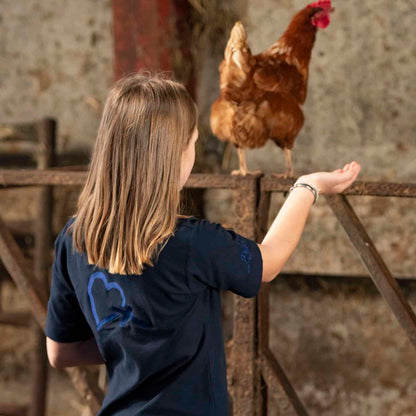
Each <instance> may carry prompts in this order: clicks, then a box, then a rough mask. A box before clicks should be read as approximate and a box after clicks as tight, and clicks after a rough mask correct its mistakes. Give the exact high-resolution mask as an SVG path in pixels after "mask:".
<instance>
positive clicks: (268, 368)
mask: <svg viewBox="0 0 416 416" xmlns="http://www.w3.org/2000/svg"><path fill="white" fill-rule="evenodd" d="M259 361H260V367H261V372H262V375H263V377H264V379H265V380H266V383H267V387H268V391H269V392H270V393H271V394H272V397H273V398H274V399H275V401H276V404H277V407H278V415H279V416H292V415H298V416H308V413H307V412H306V410H305V408H304V407H303V405H302V402H301V401H300V399H299V397H298V395H297V394H296V391H295V389H294V388H293V387H292V385H291V384H290V382H289V380H288V379H287V377H286V374H285V373H284V371H283V369H282V367H280V365H279V363H278V362H277V360H276V358H275V357H274V355H273V354H272V352H271V351H270V350H269V349H268V348H262V349H261V350H260V353H259ZM287 398H289V400H290V402H289V401H288V400H287Z"/></svg>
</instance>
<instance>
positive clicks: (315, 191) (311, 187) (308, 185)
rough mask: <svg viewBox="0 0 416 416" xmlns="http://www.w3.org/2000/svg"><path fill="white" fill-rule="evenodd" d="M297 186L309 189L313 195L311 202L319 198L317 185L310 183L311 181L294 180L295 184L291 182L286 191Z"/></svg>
mask: <svg viewBox="0 0 416 416" xmlns="http://www.w3.org/2000/svg"><path fill="white" fill-rule="evenodd" d="M298 186H303V187H305V188H307V189H309V190H310V191H311V192H312V193H313V196H314V201H313V204H314V203H315V202H316V201H317V200H318V198H319V188H318V187H317V186H315V185H314V184H312V183H304V182H296V183H295V184H293V185H292V186H291V187H290V188H289V191H288V192H291V191H292V190H293V189H294V188H296V187H298ZM313 204H312V205H313Z"/></svg>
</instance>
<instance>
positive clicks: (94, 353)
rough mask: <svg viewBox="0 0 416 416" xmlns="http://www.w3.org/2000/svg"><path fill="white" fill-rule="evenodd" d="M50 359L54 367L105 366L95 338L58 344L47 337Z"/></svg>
mask: <svg viewBox="0 0 416 416" xmlns="http://www.w3.org/2000/svg"><path fill="white" fill-rule="evenodd" d="M46 349H47V352H48V359H49V362H50V364H51V366H52V367H54V368H63V367H74V366H79V365H92V364H104V363H105V361H104V360H103V357H102V356H101V354H100V351H99V350H98V346H97V343H96V342H95V338H90V339H87V340H85V341H77V342H56V341H54V340H53V339H51V338H49V337H46Z"/></svg>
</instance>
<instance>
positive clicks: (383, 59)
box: [0, 0, 416, 416]
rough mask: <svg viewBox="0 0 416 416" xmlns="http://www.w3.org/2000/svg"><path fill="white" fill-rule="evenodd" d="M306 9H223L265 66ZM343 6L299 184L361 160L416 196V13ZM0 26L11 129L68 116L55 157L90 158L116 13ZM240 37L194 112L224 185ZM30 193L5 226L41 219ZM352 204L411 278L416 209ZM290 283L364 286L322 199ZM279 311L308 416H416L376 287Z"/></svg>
mask: <svg viewBox="0 0 416 416" xmlns="http://www.w3.org/2000/svg"><path fill="white" fill-rule="evenodd" d="M305 4H306V1H300V0H294V1H289V0H280V1H277V0H234V1H232V2H231V1H230V2H224V5H223V7H224V9H226V10H227V8H228V11H230V10H232V12H233V13H235V15H236V17H238V18H241V19H242V21H243V22H244V24H245V25H246V28H247V32H248V38H249V43H250V46H251V48H252V51H253V52H254V53H257V52H259V51H261V50H262V49H263V48H265V47H267V46H268V45H269V44H270V43H272V42H273V41H275V40H276V39H277V38H278V37H279V36H280V34H281V33H282V31H283V30H284V29H285V28H286V26H287V24H288V22H289V20H290V17H291V16H292V15H293V14H294V13H295V11H297V10H298V9H299V8H301V7H303V6H304V5H305ZM334 6H335V8H336V12H335V13H334V14H333V15H332V21H331V25H330V26H329V27H328V28H327V29H326V30H323V31H320V32H319V33H318V36H317V41H316V44H315V48H314V50H313V57H312V61H311V66H310V78H309V89H308V97H307V100H306V103H305V106H304V111H305V116H306V121H305V125H304V128H303V129H302V131H301V133H300V134H299V137H298V138H297V140H296V143H295V146H294V148H293V163H294V169H295V176H299V175H301V174H306V173H309V172H313V171H318V170H332V169H335V168H338V167H341V166H342V165H343V164H345V163H346V162H348V161H350V160H357V161H358V162H360V163H361V165H362V170H361V173H360V176H359V179H360V180H370V181H384V180H385V181H396V182H400V181H406V182H416V162H415V160H416V134H415V133H416V105H415V103H414V101H413V100H414V97H415V96H416V94H415V92H416V91H415V88H416V87H415V85H416V82H415V81H416V79H415V78H416V71H415V70H414V69H415V57H416V41H415V39H416V28H415V25H414V24H413V22H414V18H415V16H416V15H415V12H416V8H415V5H414V2H411V1H406V0H399V1H396V2H394V3H392V2H387V1H380V0H377V1H376V0H371V1H366V2H361V1H359V0H351V1H348V2H340V1H339V2H334ZM0 13H1V16H0V27H1V29H2V37H1V41H0V48H1V55H0V71H1V76H0V87H1V89H0V91H1V92H0V94H1V100H0V121H28V120H33V119H36V118H38V117H42V116H51V117H56V118H57V119H58V123H59V132H58V133H59V134H58V152H59V153H64V152H68V151H72V150H83V151H85V152H86V153H88V152H90V150H91V148H92V145H93V143H94V139H95V135H96V130H97V127H98V123H99V117H98V113H97V111H96V109H95V107H96V106H97V104H99V103H100V102H103V100H104V99H105V96H106V93H107V91H108V89H109V87H110V86H111V84H112V82H113V40H112V12H111V1H109V0H103V1H98V0H82V1H81V0H76V1H72V2H65V6H63V5H62V2H58V1H54V0H42V1H41V0H27V1H24V2H16V1H13V0H1V1H0ZM229 29H230V28H229V27H227V28H226V30H224V36H223V37H219V38H218V37H212V38H211V39H210V42H209V43H208V44H207V45H206V48H204V49H203V50H201V51H200V57H201V59H200V62H199V73H198V83H199V95H198V101H199V107H200V110H201V120H200V128H201V130H202V132H203V135H204V136H205V145H204V148H200V149H199V154H198V157H199V158H200V159H199V160H198V161H197V165H196V168H198V169H202V168H203V169H205V170H208V171H214V172H219V171H221V169H220V168H219V163H220V156H221V151H222V143H220V142H218V141H217V140H216V139H215V138H213V137H211V136H210V131H209V123H208V118H209V109H210V105H211V103H212V102H213V101H214V100H215V98H216V97H217V95H218V70H217V66H218V64H219V62H220V60H221V54H222V51H223V47H224V45H225V42H226V38H227V36H228V33H229ZM231 156H232V157H231V163H230V164H229V166H228V167H227V171H230V170H231V169H234V168H236V167H237V155H236V152H233V153H232V155H231ZM246 158H247V163H248V167H249V169H253V170H254V169H262V170H263V171H265V172H272V171H273V172H281V171H283V170H284V167H285V166H284V155H283V152H282V151H281V150H280V149H279V148H277V147H276V146H275V145H274V144H273V143H272V142H270V143H268V144H267V145H266V146H265V147H264V148H263V149H256V150H252V151H248V152H247V153H246ZM20 192H21V191H20V190H19V193H18V192H17V191H12V190H10V191H4V192H3V193H2V200H1V202H0V212H1V214H2V215H4V216H5V217H6V218H8V219H22V218H30V217H31V215H33V213H34V206H35V205H34V201H35V198H36V190H28V191H27V192H26V194H25V197H24V198H23V196H22V194H21V193H20ZM76 195H77V194H76V192H75V193H69V192H67V191H57V194H56V197H57V210H58V211H59V212H60V214H61V215H62V216H65V215H66V214H68V215H69V214H70V213H72V208H73V207H74V205H75V202H76ZM231 196H232V195H231V193H230V192H227V191H219V190H216V191H209V192H207V193H206V201H205V202H206V204H205V205H206V217H207V218H209V219H211V220H215V221H219V222H223V223H224V224H232V221H233V218H232V216H230V215H229V212H230V211H229V207H230V204H231ZM25 198H26V199H25ZM349 200H350V202H351V204H352V205H353V207H354V208H355V209H356V211H357V213H358V215H359V216H360V218H361V219H362V221H363V223H364V225H365V226H366V227H368V231H369V234H370V237H371V238H372V239H373V241H374V242H375V244H376V247H377V248H378V249H379V250H380V252H381V254H382V255H383V256H384V258H385V261H386V263H387V265H388V266H389V268H390V269H391V271H392V272H393V274H394V275H397V276H408V277H411V276H413V277H414V276H415V258H416V237H415V236H416V221H415V216H414V211H415V202H414V201H413V200H405V199H393V198H389V199H387V198H375V197H350V198H349ZM19 201H20V202H19ZM22 201H24V202H22ZM283 202H284V198H283V196H282V195H281V194H276V195H274V196H273V198H272V206H271V214H270V218H269V221H270V223H271V221H272V220H273V218H274V216H275V215H276V214H277V212H278V210H279V208H280V207H281V205H282V203H283ZM11 204H13V207H14V209H13V210H10V206H11ZM56 226H59V224H56ZM283 271H284V272H298V271H299V272H301V271H304V272H310V273H341V274H342V273H347V274H365V273H366V270H365V268H364V267H363V265H362V264H361V261H360V259H359V256H358V255H357V254H356V253H355V251H354V249H353V248H352V246H351V244H350V243H349V241H348V239H347V237H346V235H345V233H344V232H343V230H342V229H341V227H340V225H339V224H338V223H337V221H336V220H335V218H334V217H333V215H332V213H331V211H330V209H329V208H328V207H327V206H326V204H325V200H324V198H321V199H320V200H319V201H318V203H317V204H316V205H314V206H313V207H312V209H311V213H310V216H309V217H308V220H307V223H306V227H305V231H304V233H303V236H302V239H301V241H300V243H299V245H298V247H297V249H296V251H295V252H294V253H293V255H292V257H291V258H290V259H289V261H288V263H287V265H286V267H285V268H284V270H283ZM415 293H416V292H415V288H414V286H412V285H409V286H407V287H406V296H408V298H409V300H410V302H411V304H412V305H413V306H414V307H416V300H415ZM271 305H272V306H271V312H272V315H271V324H272V326H271V333H270V335H271V345H272V348H273V351H274V352H275V353H276V354H277V355H278V357H279V358H280V359H281V363H282V365H283V367H284V368H285V369H287V371H288V374H289V377H290V378H291V379H292V380H293V381H294V383H295V386H296V388H297V389H298V391H299V394H300V397H301V398H302V400H303V401H304V402H305V404H306V405H307V407H308V409H309V410H310V414H311V415H320V416H325V415H333V414H337V415H340V416H341V415H358V414H360V415H366V416H367V415H370V416H371V415H377V416H392V415H400V416H402V415H411V414H414V409H415V408H416V402H415V397H416V396H415V394H414V393H415V391H416V390H415V389H416V385H415V382H414V378H415V374H416V366H415V363H416V360H415V358H416V353H415V350H414V348H413V347H412V346H411V345H410V342H409V341H408V340H407V338H406V336H405V334H404V331H403V330H402V329H401V328H400V326H399V325H398V323H397V321H396V320H395V319H394V317H393V316H392V313H391V311H390V310H389V309H388V308H387V307H386V305H385V303H384V301H383V300H382V298H381V297H380V296H379V295H378V294H377V292H374V289H373V288H372V286H371V284H370V285H368V284H364V283H361V281H359V282H358V281H357V283H349V284H348V285H344V284H342V283H339V284H334V283H328V282H327V281H321V282H320V283H319V285H318V286H317V287H316V286H313V287H310V286H308V285H305V283H304V282H302V281H300V282H299V281H295V280H294V281H293V282H288V281H287V280H283V279H281V280H279V279H277V280H276V281H274V282H273V283H272V298H271ZM28 345H29V344H27V346H28ZM5 385H7V382H6V384H5ZM8 385H10V383H9V384H8ZM2 388H3V385H2ZM5 388H6V387H5Z"/></svg>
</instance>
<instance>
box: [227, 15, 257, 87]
mask: <svg viewBox="0 0 416 416" xmlns="http://www.w3.org/2000/svg"><path fill="white" fill-rule="evenodd" d="M251 60H252V55H251V51H250V48H249V47H248V45H247V34H246V31H245V29H244V26H243V24H242V23H241V22H240V21H238V22H236V23H235V25H234V27H233V28H232V30H231V34H230V38H229V39H228V43H227V46H226V48H225V51H224V61H223V62H222V63H221V65H220V72H221V75H220V89H221V90H223V89H228V88H240V87H241V86H242V85H243V84H244V83H245V82H246V81H247V76H248V75H249V73H250V71H251V69H252V62H251Z"/></svg>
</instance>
